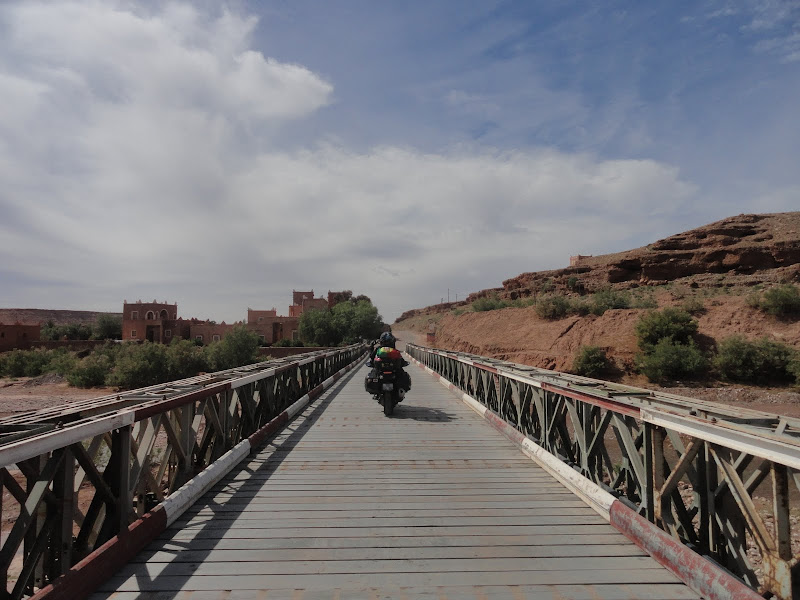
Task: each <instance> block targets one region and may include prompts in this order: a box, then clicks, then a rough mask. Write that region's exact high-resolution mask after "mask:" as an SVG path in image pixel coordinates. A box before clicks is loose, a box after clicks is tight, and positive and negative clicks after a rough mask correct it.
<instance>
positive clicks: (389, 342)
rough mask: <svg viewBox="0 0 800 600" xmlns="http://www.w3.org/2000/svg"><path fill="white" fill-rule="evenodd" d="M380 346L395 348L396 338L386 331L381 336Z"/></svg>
mask: <svg viewBox="0 0 800 600" xmlns="http://www.w3.org/2000/svg"><path fill="white" fill-rule="evenodd" d="M380 344H381V347H382V348H394V344H395V339H394V336H393V335H392V334H391V333H389V332H388V331H384V332H383V333H382V334H381V339H380Z"/></svg>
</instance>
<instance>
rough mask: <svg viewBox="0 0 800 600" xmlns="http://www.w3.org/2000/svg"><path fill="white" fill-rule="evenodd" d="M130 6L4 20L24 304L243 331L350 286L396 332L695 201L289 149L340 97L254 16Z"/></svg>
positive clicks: (638, 186)
mask: <svg viewBox="0 0 800 600" xmlns="http://www.w3.org/2000/svg"><path fill="white" fill-rule="evenodd" d="M127 6H128V5H127V4H121V3H120V4H110V3H107V2H103V3H99V2H98V3H92V2H88V3H87V2H81V3H70V2H63V3H46V4H44V3H34V2H26V3H22V4H12V5H5V6H3V7H2V8H0V57H3V58H0V97H3V98H4V110H2V111H0V179H2V181H3V186H2V188H0V257H2V261H0V262H2V265H3V266H2V267H0V284H2V287H3V302H4V303H7V304H12V305H13V304H17V305H21V304H24V305H39V306H51V307H68V306H69V307H75V308H80V307H85V308H101V309H107V310H108V309H115V308H118V307H119V306H120V304H121V302H122V300H123V299H124V298H127V299H128V300H134V299H135V298H137V297H142V298H151V297H153V296H158V297H159V298H165V299H168V300H169V301H177V302H178V303H179V305H180V311H181V313H182V314H183V315H184V316H194V315H196V316H201V317H202V316H208V317H212V318H216V319H218V320H222V319H226V320H231V319H233V318H237V317H241V316H242V313H243V312H244V309H245V308H246V307H247V306H251V307H254V308H256V307H271V306H273V305H276V306H278V307H279V308H281V307H283V306H284V305H285V304H287V303H288V300H289V291H290V290H291V289H292V288H295V289H301V288H305V287H314V289H315V290H317V291H318V292H324V291H327V289H341V288H345V289H347V288H349V289H353V290H354V291H355V292H356V293H366V294H368V295H370V296H371V297H372V298H373V299H374V300H375V301H376V303H377V304H378V306H379V308H380V309H381V310H382V311H383V313H384V315H385V316H392V317H394V316H397V314H399V312H401V311H402V310H404V309H407V308H411V307H414V306H418V305H421V304H427V303H430V302H434V301H437V300H438V299H439V297H440V295H441V294H440V293H441V292H444V291H446V289H447V288H448V287H450V288H451V289H460V290H463V292H467V291H473V290H475V289H479V288H481V287H486V286H490V285H497V284H498V283H499V282H500V280H502V279H503V278H506V277H509V276H513V275H516V274H517V273H519V272H522V271H525V270H531V269H535V268H546V267H554V266H559V265H564V264H566V262H567V258H568V256H569V254H574V253H576V252H584V253H596V252H597V250H598V249H609V250H610V249H622V248H624V247H625V246H624V245H622V246H621V247H620V246H619V244H622V243H623V242H622V241H623V240H625V239H628V238H630V237H631V230H630V224H631V223H634V222H635V223H646V225H644V226H642V225H639V232H640V233H645V234H646V233H648V231H645V230H644V229H647V228H649V229H650V230H652V231H653V232H658V233H664V229H665V228H666V229H667V231H666V232H671V231H670V230H669V227H670V225H669V223H670V220H671V219H672V218H674V217H675V216H676V215H680V214H681V212H682V210H683V209H684V207H685V205H686V203H687V202H690V201H691V200H692V199H693V198H694V196H695V193H696V191H695V189H694V187H693V186H692V185H691V184H690V183H688V182H685V181H683V180H682V179H681V177H680V175H679V173H678V172H677V170H676V169H675V168H673V167H671V166H669V165H664V164H661V163H658V162H655V161H652V160H602V159H599V158H597V157H595V156H592V155H588V154H569V153H564V152H558V151H554V150H549V149H539V150H530V151H521V150H520V151H512V152H505V153H504V152H497V151H488V150H485V149H484V150H475V149H472V150H469V149H450V150H443V151H440V152H438V153H423V152H420V151H418V150H416V149H414V148H401V147H397V146H394V145H391V144H387V145H385V146H379V147H375V148H373V149H371V150H369V151H363V152H354V151H351V150H349V149H348V148H347V147H345V146H343V145H341V144H339V145H331V144H323V143H320V144H318V145H315V146H312V147H307V148H304V149H300V150H293V151H291V152H289V151H285V150H284V149H282V148H280V147H278V146H276V145H275V143H274V142H273V137H272V135H271V134H272V133H273V132H274V131H276V130H277V129H280V128H283V129H286V128H291V126H292V123H293V122H295V121H296V120H297V119H302V118H303V117H304V116H307V115H310V114H312V113H313V112H315V111H317V110H319V109H320V108H322V107H323V106H325V105H326V104H327V103H328V102H330V97H331V94H332V86H331V84H329V83H328V82H326V81H324V80H323V79H322V78H321V77H320V76H318V75H317V74H315V73H313V72H312V71H311V70H309V69H307V68H306V67H303V66H300V65H292V64H287V63H282V62H278V61H276V60H275V59H272V58H269V57H267V56H264V55H263V54H262V53H260V52H259V51H257V50H256V49H255V47H254V42H253V39H252V38H253V31H254V28H255V26H256V22H255V21H254V19H252V18H248V17H242V16H238V15H236V14H234V13H231V12H223V13H221V14H219V15H217V16H213V17H212V16H208V15H207V14H205V13H202V12H200V11H198V10H197V9H195V8H192V7H191V6H189V5H186V4H170V5H168V6H167V7H166V8H164V9H163V10H159V11H154V12H144V11H141V10H131V9H128V8H127ZM453 99H454V100H458V98H453ZM6 107H7V109H6ZM323 133H324V132H323ZM643 228H644V229H643ZM12 282H13V283H12ZM37 282H46V283H47V285H48V286H49V288H47V293H44V292H43V291H42V290H43V289H44V288H43V287H42V285H43V284H41V283H37ZM63 282H71V283H72V284H73V285H66V284H64V283H63ZM56 284H57V285H56ZM463 292H462V293H463Z"/></svg>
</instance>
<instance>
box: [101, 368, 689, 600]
mask: <svg viewBox="0 0 800 600" xmlns="http://www.w3.org/2000/svg"><path fill="white" fill-rule="evenodd" d="M365 369H366V368H362V369H361V370H360V371H355V375H353V376H351V377H349V378H348V379H347V380H346V381H345V382H344V384H343V385H341V386H340V387H337V388H334V389H331V390H330V391H328V392H326V393H325V394H324V395H323V396H322V397H321V398H320V399H319V400H317V401H316V402H315V403H314V404H313V405H310V406H309V407H308V408H306V410H305V411H304V412H303V413H302V414H301V415H299V416H298V418H297V419H296V420H295V421H294V422H292V424H291V425H290V426H289V427H288V428H287V429H286V430H285V431H284V432H283V433H281V434H280V435H279V436H278V437H277V438H276V439H275V440H273V441H272V442H271V443H270V444H269V445H267V446H266V447H264V448H263V449H262V450H261V451H259V452H258V453H257V454H254V455H252V456H251V457H250V459H249V460H247V461H246V462H245V463H243V464H242V465H240V467H238V468H237V469H235V470H234V471H233V472H231V474H230V475H229V476H228V477H227V478H226V479H225V480H223V481H222V482H220V483H219V484H218V485H216V486H214V488H213V489H212V490H211V491H210V492H209V493H207V494H206V495H205V496H204V497H203V498H201V499H200V501H199V502H197V504H195V506H193V507H192V508H191V509H190V510H189V511H188V512H187V513H186V515H184V517H182V518H181V519H180V520H178V521H176V522H175V523H174V524H173V525H172V526H171V527H170V528H169V529H168V530H167V531H166V532H165V533H164V534H163V535H162V536H161V538H160V539H159V540H157V541H156V542H154V543H153V544H151V545H150V546H149V547H148V548H147V550H146V551H144V552H143V553H141V554H140V555H139V556H138V557H136V559H135V560H134V561H133V562H131V563H130V564H129V565H127V566H126V567H124V568H123V569H122V570H121V571H120V572H118V573H117V574H116V575H114V576H113V577H112V578H111V579H109V580H108V581H107V582H106V583H105V584H103V586H102V590H104V593H102V594H97V595H95V596H93V600H100V599H101V598H109V599H110V598H114V599H115V600H133V599H141V600H145V599H150V598H152V599H156V598H158V599H159V600H162V599H165V598H174V599H175V600H183V599H185V600H189V599H190V598H191V599H192V600H198V599H202V600H206V599H208V600H210V599H212V598H213V599H215V600H216V599H222V598H225V599H231V600H233V599H245V598H247V599H251V598H252V599H255V598H298V599H299V598H323V597H324V598H339V597H340V598H389V597H391V598H437V599H438V598H575V599H579V598H580V599H583V598H586V599H590V598H604V599H612V598H620V599H621V598H651V599H656V598H663V599H677V598H695V597H697V596H696V595H695V594H694V593H693V592H692V591H691V590H689V589H688V588H687V587H686V586H685V585H683V584H682V583H681V582H679V581H678V580H677V579H676V577H675V576H674V575H672V574H671V573H669V572H668V571H667V570H666V569H664V568H663V567H661V566H660V565H659V564H658V563H656V562H655V561H654V560H653V559H652V558H650V557H649V556H646V555H645V554H644V553H643V552H642V551H641V550H639V549H638V548H637V547H636V546H635V545H634V544H632V543H631V542H630V541H629V540H628V539H627V538H626V537H624V536H623V535H621V534H620V533H619V532H617V531H616V530H615V529H613V528H612V527H611V526H610V525H609V524H608V523H607V522H605V521H604V520H603V519H602V518H601V517H600V516H599V515H598V514H597V513H596V512H595V511H593V510H592V509H591V508H589V507H588V506H587V505H586V504H585V503H584V502H583V501H582V500H580V499H579V498H578V497H576V496H575V495H574V494H572V493H571V492H570V491H569V490H567V489H566V488H564V486H562V485H561V484H560V483H558V482H557V481H556V480H554V479H553V478H552V477H551V476H550V475H548V474H547V473H546V472H545V471H543V470H542V469H541V468H540V467H538V466H537V465H536V464H535V463H534V462H532V461H531V460H530V459H529V458H528V457H526V456H525V455H523V454H522V453H521V452H520V451H519V449H518V448H517V447H516V446H514V445H513V444H512V443H511V442H510V441H509V440H508V439H506V438H505V437H503V436H502V435H500V434H499V433H498V432H496V431H495V430H494V429H492V428H491V427H490V426H488V425H487V424H486V423H485V421H483V419H481V418H480V417H479V416H478V415H476V414H475V413H474V412H473V411H472V410H470V409H469V408H468V407H467V406H465V405H464V404H463V403H462V402H461V401H460V400H459V399H458V398H456V397H455V396H454V395H453V394H451V393H450V392H448V391H447V390H445V389H444V388H442V387H441V386H440V385H438V384H437V383H435V381H434V380H433V379H432V378H431V377H430V376H429V375H427V374H425V373H423V372H422V371H419V370H417V369H414V371H412V373H413V375H414V385H413V389H412V391H411V393H410V394H409V395H408V396H407V398H406V400H405V401H404V402H403V403H402V404H401V405H399V406H398V407H397V410H396V413H395V416H394V417H393V418H391V419H389V418H386V417H384V415H383V413H382V411H381V407H380V406H379V405H378V404H377V403H376V402H375V401H374V400H371V399H370V397H369V396H367V395H366V393H365V392H364V389H363V376H364V374H365V373H364V371H365Z"/></svg>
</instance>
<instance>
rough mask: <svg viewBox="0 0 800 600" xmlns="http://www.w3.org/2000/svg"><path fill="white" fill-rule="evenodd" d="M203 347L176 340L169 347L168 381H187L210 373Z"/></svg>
mask: <svg viewBox="0 0 800 600" xmlns="http://www.w3.org/2000/svg"><path fill="white" fill-rule="evenodd" d="M208 370H209V369H208V362H207V361H206V355H205V353H204V352H203V349H202V347H200V346H198V345H196V344H195V343H193V342H192V341H190V340H177V339H176V340H174V341H173V342H172V343H171V344H170V345H169V346H167V380H168V381H174V380H175V379H186V378H187V377H194V376H195V375H197V374H198V373H201V372H203V371H208Z"/></svg>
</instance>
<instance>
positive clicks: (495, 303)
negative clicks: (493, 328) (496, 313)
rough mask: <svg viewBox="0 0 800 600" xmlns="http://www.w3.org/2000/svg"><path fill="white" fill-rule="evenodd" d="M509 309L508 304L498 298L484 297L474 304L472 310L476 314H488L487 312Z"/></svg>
mask: <svg viewBox="0 0 800 600" xmlns="http://www.w3.org/2000/svg"><path fill="white" fill-rule="evenodd" d="M507 307H508V302H506V301H504V300H500V298H498V297H497V296H484V297H483V298H478V299H477V300H474V301H473V302H472V310H474V311H475V312H486V311H487V310H497V309H499V308H507Z"/></svg>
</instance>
